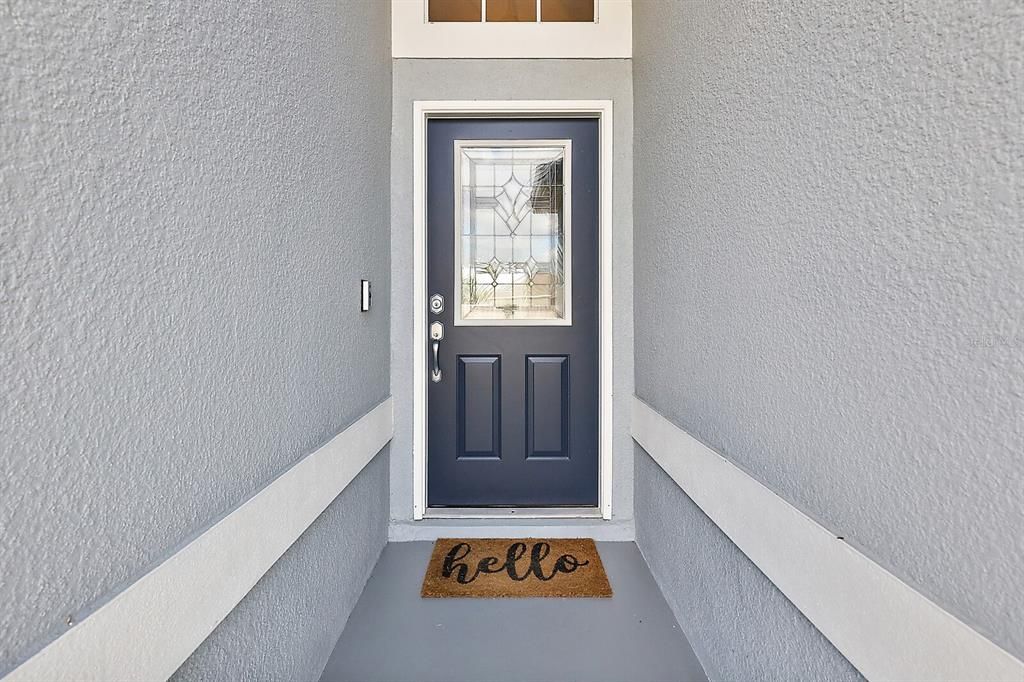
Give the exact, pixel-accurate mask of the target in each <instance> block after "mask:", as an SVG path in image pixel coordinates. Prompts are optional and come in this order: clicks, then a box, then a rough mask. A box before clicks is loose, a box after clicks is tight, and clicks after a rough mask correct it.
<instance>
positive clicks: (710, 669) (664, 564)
mask: <svg viewBox="0 0 1024 682" xmlns="http://www.w3.org/2000/svg"><path fill="white" fill-rule="evenodd" d="M635 475H636V541H637V545H638V546H639V547H640V548H641V550H642V551H643V554H644V558H645V559H647V563H648V565H649V566H650V568H651V572H652V573H653V574H654V577H655V579H656V580H657V581H658V585H659V586H660V587H661V589H662V592H663V593H664V594H665V598H666V599H667V600H668V603H669V606H671V607H672V611H673V612H674V613H675V614H676V619H677V620H678V621H679V623H680V624H681V627H682V628H683V631H684V632H685V633H686V636H687V638H688V639H689V640H690V643H691V644H692V645H693V648H694V652H695V653H696V654H697V657H698V658H699V659H700V662H701V664H702V665H703V666H704V669H705V671H706V672H707V674H708V677H709V678H710V679H712V680H724V681H731V680H758V681H759V682H768V681H769V680H778V681H779V682H790V681H792V680H829V681H830V682H838V681H839V680H858V679H862V678H861V676H860V674H859V673H858V672H857V671H856V670H855V669H854V668H853V666H851V665H850V664H849V662H847V660H846V659H845V658H843V655H842V654H840V653H839V652H838V651H837V650H836V649H835V647H833V646H832V645H831V644H830V643H829V641H828V640H827V639H825V637H824V636H823V635H822V634H821V633H820V632H818V630H817V629H815V627H814V625H812V624H811V623H810V622H809V621H808V620H807V619H806V618H804V616H803V614H801V613H800V611H799V610H797V608H796V607H795V606H793V605H792V604H790V603H789V602H788V601H787V600H786V597H785V596H783V594H782V593H781V592H779V590H778V589H776V587H775V585H773V584H772V582H771V581H770V580H768V578H766V577H765V576H764V574H763V573H761V572H760V571H759V570H758V569H757V566H755V565H754V564H753V563H751V561H750V560H749V559H747V557H746V555H745V554H743V552H741V551H740V550H739V549H738V548H737V547H736V545H734V544H732V541H731V540H729V538H728V536H726V535H725V534H724V533H722V531H720V530H719V529H718V526H716V525H715V523H714V522H713V521H712V520H711V519H709V518H708V517H707V516H705V515H704V512H702V511H701V510H700V507H698V506H697V505H696V504H694V503H693V500H691V499H690V498H689V497H687V496H686V493H684V492H683V491H682V490H681V489H680V488H679V486H678V485H676V482H675V481H673V480H672V478H671V477H669V475H668V474H666V473H665V472H664V471H663V470H662V469H661V467H659V466H658V464H657V462H655V461H654V460H653V459H651V457H650V455H648V454H647V453H646V452H644V451H643V449H641V448H640V447H639V446H637V448H636V473H635Z"/></svg>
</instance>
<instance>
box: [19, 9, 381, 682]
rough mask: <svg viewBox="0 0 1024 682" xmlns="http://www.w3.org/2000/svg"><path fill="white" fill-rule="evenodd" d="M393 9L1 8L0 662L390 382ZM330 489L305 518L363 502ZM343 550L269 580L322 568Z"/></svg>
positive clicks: (308, 548) (293, 581)
mask: <svg viewBox="0 0 1024 682" xmlns="http://www.w3.org/2000/svg"><path fill="white" fill-rule="evenodd" d="M388 35H389V31H388V3H383V2H380V3H376V2H372V3H371V2H365V3H364V2H359V3H344V4H340V3H335V2H331V1H329V0H314V1H313V2H308V3H292V2H283V1H275V2H269V3H260V4H258V5H256V4H249V3H205V4H196V3H181V2H174V1H172V0H158V1H156V2H150V3H134V2H128V1H127V0H119V1H116V2H97V1H95V0H72V1H70V2H66V1H65V2H56V1H50V0H45V1H43V0H31V1H29V0H11V2H7V3H5V4H4V5H3V7H0V69H2V71H0V73H2V77H3V87H2V88H0V149H2V150H3V151H2V154H0V180H2V182H0V205H2V206H3V212H2V215H0V230H2V232H0V329H2V332H3V333H2V337H0V385H2V386H3V387H4V390H3V392H2V393H0V429H2V431H0V435H2V438H0V463H2V467H3V471H4V474H3V476H2V477H0V528H2V533H0V575H2V576H3V579H2V580H0V604H3V608H0V632H2V633H3V636H2V637H0V671H2V670H4V669H6V668H8V667H9V666H10V665H11V664H12V663H13V662H14V661H15V660H16V659H17V658H18V657H20V656H23V655H25V654H26V653H27V652H28V651H30V650H31V649H32V648H33V647H34V646H37V645H39V644H41V643H43V642H45V641H46V640H47V639H49V638H50V637H52V636H53V635H56V634H58V633H59V632H60V631H61V628H62V627H63V623H64V621H65V618H66V617H67V614H69V613H72V612H74V611H77V610H79V609H81V608H82V607H85V606H87V605H88V604H90V603H92V602H94V601H95V600H97V599H100V598H102V597H104V596H105V595H109V594H111V593H112V592H114V591H116V590H118V589H120V588H121V587H123V586H124V585H125V584H126V583H127V582H129V581H130V580H132V579H133V578H134V577H136V576H138V575H139V574H140V572H141V571H142V570H143V569H144V568H145V567H147V566H149V565H151V564H152V563H153V562H155V561H157V560H159V559H161V558H162V557H164V556H166V554H167V553H168V551H170V550H171V549H172V548H174V547H175V545H177V544H178V543H179V542H181V541H182V540H183V539H185V538H187V537H188V536H190V534H191V533H192V532H193V531H194V530H196V529H198V528H202V527H203V526H205V525H206V524H207V523H208V522H209V521H211V520H212V519H214V518H216V517H217V516H219V515H220V514H222V513H223V512H225V511H227V510H230V509H231V508H233V507H234V506H235V505H237V504H238V503H239V502H240V501H242V500H244V499H245V498H247V497H248V496H249V495H250V494H251V493H252V492H253V491H254V490H256V489H257V488H259V487H260V486H262V485H263V484H265V483H267V482H269V481H270V480H271V479H272V478H273V477H274V476H275V475H276V474H277V473H279V472H280V471H282V470H283V469H285V468H286V467H287V466H288V465H289V464H291V463H292V462H294V461H296V460H297V459H298V458H300V457H301V456H303V455H305V454H306V453H308V452H310V451H312V450H313V449H315V448H316V447H317V446H319V445H320V444H321V443H323V442H324V441H326V440H327V439H328V438H330V437H331V436H333V435H334V434H335V433H337V432H339V431H341V430H342V429H344V428H345V427H346V426H348V425H349V424H350V423H352V422H353V421H354V420H355V419H357V418H358V417H359V416H361V415H362V414H363V413H365V412H366V411H367V410H368V409H369V408H371V407H372V406H374V405H375V404H377V403H378V402H379V401H380V400H382V399H384V398H385V397H386V396H387V395H388V392H389V388H388V382H389V379H388V370H387V363H388V350H387V349H388V334H389V320H388V306H387V305H386V302H387V300H388V298H389V295H388V281H389V258H388V240H389V233H388V202H387V198H386V197H387V189H386V188H387V185H388V182H389V161H388V156H389V152H388V145H389V138H390V94H391V87H390V73H391V60H390V55H389V50H388V40H387V36H388ZM361 277H366V278H369V279H372V280H373V284H374V293H375V296H376V301H377V305H376V306H375V308H374V310H373V311H372V312H370V313H368V314H360V313H359V312H358V307H357V301H358V286H359V279H360V278H361ZM382 303H384V304H382ZM378 466H380V465H378ZM383 480H384V477H383V476H381V475H380V474H379V472H378V473H377V474H376V475H369V476H366V475H364V476H362V477H361V478H360V479H359V481H360V483H359V485H362V486H370V487H371V490H369V491H361V492H359V493H357V494H358V495H369V496H372V495H386V488H385V487H382V486H383ZM346 509H347V510H348V511H347V512H345V513H342V512H339V511H337V509H335V510H334V511H332V512H329V513H328V514H327V515H326V516H325V517H324V519H323V520H322V521H321V522H320V526H318V528H319V530H318V531H317V534H318V537H322V536H323V535H324V534H328V535H329V534H331V533H332V532H333V533H337V534H343V533H345V532H346V531H347V530H348V529H350V528H353V527H357V526H360V525H363V524H367V523H370V524H371V527H373V528H376V526H374V525H372V524H373V523H376V521H375V518H374V514H375V513H378V512H377V511H376V507H369V508H361V506H360V505H354V506H350V507H346ZM348 513H358V514H359V517H358V518H354V517H349V516H348ZM378 531H379V528H378ZM377 535H378V537H376V543H370V544H369V545H366V546H365V550H364V551H366V552H368V553H371V554H374V555H375V553H376V551H377V550H379V547H380V544H381V543H382V542H383V538H384V535H383V534H380V533H379V532H378V533H377ZM338 549H339V544H338V542H334V543H327V544H325V543H320V544H312V545H311V544H310V543H308V542H305V541H301V540H300V544H299V545H297V546H296V550H295V551H296V552H297V553H298V556H296V557H290V558H286V559H285V560H283V561H282V562H281V564H280V565H279V566H278V567H275V568H274V569H272V575H271V576H270V577H268V580H267V582H268V583H270V584H273V585H277V586H287V587H288V588H289V589H292V590H294V591H296V594H295V595H294V596H295V598H296V599H300V598H301V596H300V595H303V594H304V595H307V597H308V596H310V595H319V594H321V591H322V589H323V586H322V585H320V584H319V581H320V580H322V577H321V575H320V574H319V571H320V570H321V569H322V568H324V567H328V566H329V565H330V563H329V561H328V559H329V558H330V557H331V556H332V555H333V553H334V552H335V551H338ZM311 604H313V606H311V608H313V609H314V611H313V613H315V614H317V615H318V616H319V617H320V618H321V619H322V620H323V621H324V622H329V623H332V624H333V625H334V626H337V624H338V622H339V615H340V614H341V610H342V609H344V608H345V606H346V601H345V600H344V599H340V600H339V601H338V602H336V603H335V602H331V601H330V600H324V599H313V600H312V601H311ZM258 608H259V607H258V606H247V607H245V609H244V610H243V613H246V614H255V613H257V611H256V610H255V609H258ZM270 615H271V616H273V614H270ZM278 615H279V617H280V618H281V622H280V623H279V629H278V634H279V636H281V637H291V636H292V635H291V634H288V631H289V630H290V629H291V628H294V627H295V626H296V623H297V622H298V621H296V620H294V619H293V618H292V616H293V614H292V613H281V614H278ZM310 615H312V614H306V615H305V617H309V616H310ZM274 617H277V616H274ZM244 620H245V619H244V618H242V617H233V618H232V619H231V620H230V623H229V624H228V625H226V626H225V627H224V628H221V630H219V631H218V632H219V633H220V636H221V637H223V638H224V639H223V642H224V643H223V644H222V645H223V646H227V643H228V642H231V646H233V647H237V648H244V647H252V646H256V645H257V644H259V645H260V646H264V645H265V644H266V640H264V639H258V638H256V636H255V635H253V634H251V633H250V632H249V631H248V630H247V629H248V628H250V627H252V624H251V623H246V622H243V621H244ZM228 629H235V630H237V631H236V632H235V633H234V634H227V633H226V632H225V631H226V630H228ZM335 629H338V628H337V627H335ZM269 636H270V635H268V637H269ZM232 638H233V639H232ZM321 649H322V647H321V646H320V645H316V646H315V647H314V651H312V653H313V654H315V655H319V654H320V653H322V651H321ZM293 653H295V654H296V655H298V654H300V653H301V652H293ZM322 662H323V661H322V660H321V661H320V663H321V664H322ZM306 672H307V673H308V675H309V676H312V677H315V676H316V675H317V674H319V670H312V669H310V670H307V671H306Z"/></svg>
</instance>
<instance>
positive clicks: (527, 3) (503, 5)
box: [487, 0, 537, 21]
mask: <svg viewBox="0 0 1024 682" xmlns="http://www.w3.org/2000/svg"><path fill="white" fill-rule="evenodd" d="M487 21H537V0H487Z"/></svg>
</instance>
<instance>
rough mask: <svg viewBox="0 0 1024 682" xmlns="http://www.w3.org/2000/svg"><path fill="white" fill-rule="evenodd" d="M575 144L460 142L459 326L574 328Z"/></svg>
mask: <svg viewBox="0 0 1024 682" xmlns="http://www.w3.org/2000/svg"><path fill="white" fill-rule="evenodd" d="M571 159H572V147H571V142H570V141H569V140H518V141H513V140H493V141H488V140H457V141H456V142H455V197H456V200H455V262H456V264H457V267H456V268H455V278H456V281H455V289H454V291H455V298H456V300H455V302H454V303H455V320H454V323H455V324H456V325H486V326H502V325H521V326H528V325H570V324H572V292H571V285H572V251H571V248H570V247H571V243H570V239H571V234H572V227H571V223H572V220H571V201H570V197H569V188H570V187H571V172H572V171H571Z"/></svg>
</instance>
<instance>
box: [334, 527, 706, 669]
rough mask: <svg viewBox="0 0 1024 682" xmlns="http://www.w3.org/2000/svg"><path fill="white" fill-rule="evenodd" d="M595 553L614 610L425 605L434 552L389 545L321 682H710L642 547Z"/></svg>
mask: <svg viewBox="0 0 1024 682" xmlns="http://www.w3.org/2000/svg"><path fill="white" fill-rule="evenodd" d="M597 546H598V551H599V552H600V553H601V561H602V563H604V567H605V571H606V572H607V573H608V579H609V580H610V581H611V584H612V591H613V592H614V593H615V596H614V597H612V598H611V599H421V598H420V583H421V582H422V580H423V572H424V570H425V569H426V566H427V561H428V559H429V558H430V550H431V548H432V547H433V543H430V542H400V543H391V544H389V545H388V546H387V547H385V548H384V553H383V554H382V555H381V557H380V560H379V561H378V562H377V566H376V568H374V570H373V575H371V576H370V581H369V582H368V583H367V585H366V589H365V590H364V591H363V594H362V596H361V597H360V598H359V603H358V604H356V607H355V610H354V611H353V612H352V615H351V616H350V617H349V620H348V625H346V627H345V631H344V632H343V633H342V635H341V638H340V639H339V640H338V644H337V645H336V646H335V648H334V653H332V654H331V657H330V660H329V661H328V662H327V668H326V669H325V670H324V674H323V677H321V682H435V681H437V682H441V681H444V682H468V681H469V680H473V681H474V682H505V681H508V682H534V681H540V680H545V681H547V680H552V681H553V680H558V681H560V682H565V681H569V680H579V681H581V682H582V681H586V682H602V681H604V680H607V681H610V682H669V681H683V680H685V681H687V682H690V681H700V680H706V679H707V678H706V676H705V675H704V671H703V670H702V668H701V666H700V663H698V661H697V657H696V656H695V655H694V653H693V650H692V649H691V648H690V645H689V643H688V642H687V641H686V638H685V637H684V636H683V633H682V631H681V630H680V628H679V625H678V624H677V623H676V620H675V617H674V616H673V615H672V611H671V610H670V609H669V607H668V604H667V603H666V602H665V599H664V597H662V595H661V592H660V591H659V590H658V585H657V583H655V582H654V578H653V577H652V576H651V573H650V571H649V570H648V568H647V564H646V563H645V562H644V559H643V557H642V556H641V555H640V551H639V550H638V549H637V548H636V545H635V544H633V543H632V542H599V543H597Z"/></svg>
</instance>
